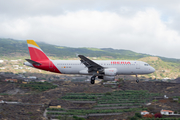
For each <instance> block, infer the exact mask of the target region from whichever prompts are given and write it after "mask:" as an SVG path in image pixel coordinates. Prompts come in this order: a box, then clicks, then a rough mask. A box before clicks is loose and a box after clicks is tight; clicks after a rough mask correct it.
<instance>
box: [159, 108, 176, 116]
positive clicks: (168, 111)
mask: <svg viewBox="0 0 180 120" xmlns="http://www.w3.org/2000/svg"><path fill="white" fill-rule="evenodd" d="M161 114H162V115H173V114H174V111H171V110H163V109H162V110H161Z"/></svg>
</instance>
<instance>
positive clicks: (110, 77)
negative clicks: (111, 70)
mask: <svg viewBox="0 0 180 120" xmlns="http://www.w3.org/2000/svg"><path fill="white" fill-rule="evenodd" d="M103 80H105V81H114V80H115V77H113V76H103Z"/></svg>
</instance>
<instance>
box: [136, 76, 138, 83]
mask: <svg viewBox="0 0 180 120" xmlns="http://www.w3.org/2000/svg"><path fill="white" fill-rule="evenodd" d="M136 82H137V83H138V82H139V79H138V76H137V75H136Z"/></svg>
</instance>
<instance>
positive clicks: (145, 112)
mask: <svg viewBox="0 0 180 120" xmlns="http://www.w3.org/2000/svg"><path fill="white" fill-rule="evenodd" d="M146 114H149V112H148V111H142V112H141V115H146Z"/></svg>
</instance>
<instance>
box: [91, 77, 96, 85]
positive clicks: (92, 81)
mask: <svg viewBox="0 0 180 120" xmlns="http://www.w3.org/2000/svg"><path fill="white" fill-rule="evenodd" d="M95 79H96V76H92V77H91V84H94V81H95Z"/></svg>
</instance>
